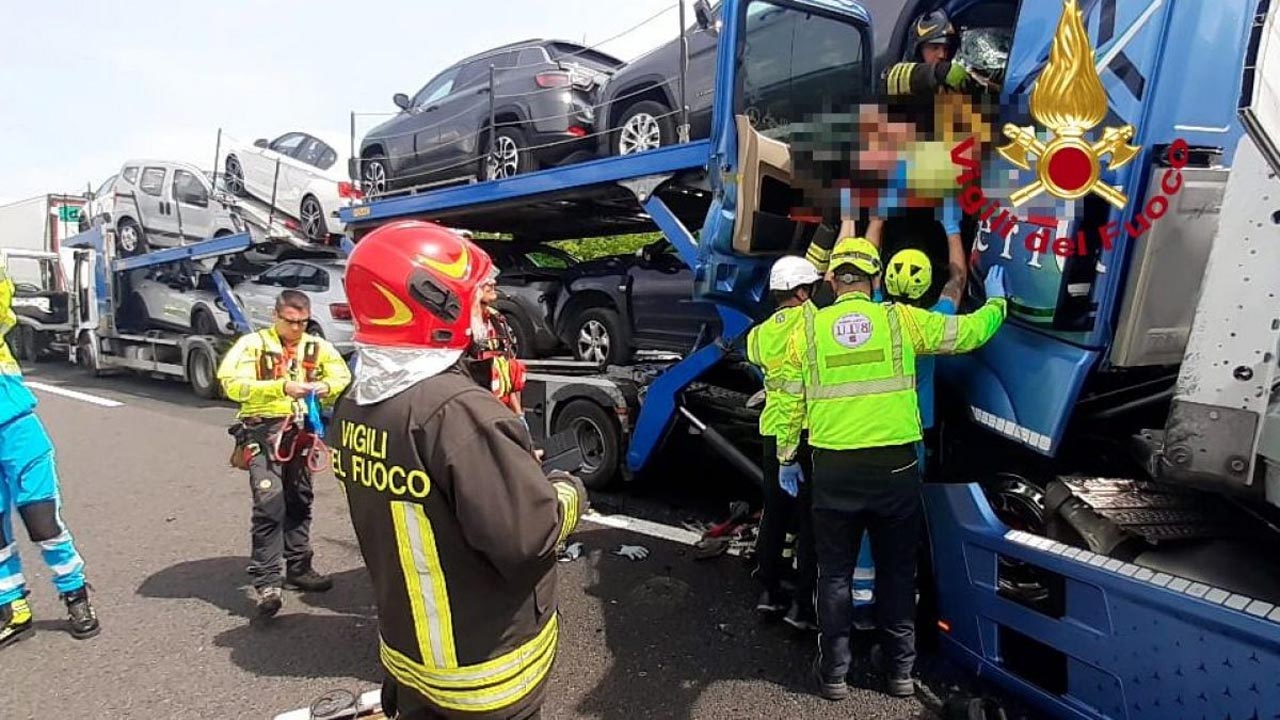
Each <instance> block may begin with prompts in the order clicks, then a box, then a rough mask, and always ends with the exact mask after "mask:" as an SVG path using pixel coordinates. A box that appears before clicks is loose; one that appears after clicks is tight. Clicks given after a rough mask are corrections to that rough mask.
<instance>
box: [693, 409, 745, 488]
mask: <svg viewBox="0 0 1280 720" xmlns="http://www.w3.org/2000/svg"><path fill="white" fill-rule="evenodd" d="M679 410H680V414H682V415H684V417H685V419H686V420H688V421H689V424H690V425H692V426H693V428H694V430H696V431H697V433H698V434H699V435H701V436H702V439H704V440H706V441H707V444H708V445H710V446H711V448H712V449H713V450H715V451H716V452H718V453H720V455H721V456H722V457H724V459H726V460H728V461H729V463H730V464H731V465H733V466H734V467H736V468H737V469H738V470H739V471H740V472H742V474H744V475H746V476H747V477H749V478H751V481H752V482H754V483H755V484H756V487H764V471H763V470H761V469H760V466H759V465H757V464H755V463H753V462H751V460H750V459H749V458H748V457H747V456H746V455H743V454H742V451H740V450H738V448H736V447H734V446H733V443H731V442H729V440H728V439H727V438H726V437H725V436H724V435H721V434H720V432H719V431H717V430H716V429H715V428H713V427H711V426H709V425H707V424H706V423H704V422H702V421H701V420H699V419H698V418H697V416H695V415H694V414H693V413H691V412H689V411H688V409H686V408H684V407H683V406H682V407H680V408H679Z"/></svg>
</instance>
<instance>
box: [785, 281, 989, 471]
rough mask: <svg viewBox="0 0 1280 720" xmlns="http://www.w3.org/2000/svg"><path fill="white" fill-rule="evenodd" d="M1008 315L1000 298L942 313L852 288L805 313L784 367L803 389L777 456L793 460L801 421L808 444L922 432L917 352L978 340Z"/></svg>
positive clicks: (871, 443) (840, 444)
mask: <svg viewBox="0 0 1280 720" xmlns="http://www.w3.org/2000/svg"><path fill="white" fill-rule="evenodd" d="M1005 314H1006V303H1005V301H1004V299H1003V298H992V299H990V300H988V301H987V302H986V304H984V305H983V306H982V307H981V308H979V309H978V310H977V311H976V312H973V313H971V314H968V315H943V314H941V313H935V312H930V311H928V310H922V309H920V308H916V307H912V306H910V305H900V304H896V303H876V302H872V300H871V299H870V298H868V297H867V296H866V295H865V294H863V293H861V292H853V293H847V294H845V295H842V296H840V297H839V298H838V299H837V300H836V302H835V303H834V304H832V305H831V306H830V307H826V308H823V309H821V310H818V311H817V312H816V313H812V314H809V315H806V316H805V322H804V324H803V326H802V327H801V328H798V329H797V331H796V332H795V333H794V334H793V335H792V336H791V341H790V343H789V344H788V351H787V352H786V353H785V354H784V357H785V358H786V360H785V362H786V364H787V365H789V366H790V367H789V368H788V369H787V370H786V371H785V372H788V373H796V374H799V376H800V378H801V380H802V383H803V385H804V390H803V393H802V394H801V395H799V396H797V397H793V398H792V402H790V403H788V404H786V405H784V407H786V408H787V409H788V414H787V415H786V417H784V418H783V420H782V423H781V426H780V432H779V434H778V436H777V437H778V460H779V461H780V462H791V461H792V460H793V459H794V457H795V454H796V448H797V447H798V445H799V442H800V431H801V429H803V428H804V427H806V426H807V427H808V429H809V444H810V445H812V446H813V447H817V448H826V449H830V450H859V449H863V448H873V447H885V446H892V445H904V444H907V443H913V442H916V441H917V440H919V439H920V438H921V432H920V406H919V401H918V399H917V397H916V389H915V379H916V378H915V367H916V362H915V356H916V355H917V354H929V355H944V354H952V353H962V352H969V351H970V350H974V349H976V348H978V347H981V346H982V345H983V344H985V343H986V342H987V341H988V340H990V339H991V337H992V336H993V335H995V333H996V330H997V329H998V328H999V327H1000V325H1001V323H1003V322H1004V318H1005ZM783 392H786V390H783Z"/></svg>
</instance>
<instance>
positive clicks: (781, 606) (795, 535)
mask: <svg viewBox="0 0 1280 720" xmlns="http://www.w3.org/2000/svg"><path fill="white" fill-rule="evenodd" d="M821 281H822V276H821V275H819V274H818V270H817V268H815V267H814V266H813V263H811V262H809V261H808V260H806V259H805V258H802V257H796V256H786V257H782V258H779V259H778V261H777V262H775V263H774V264H773V268H772V270H770V272H769V292H770V293H771V294H772V295H773V300H774V302H775V303H776V305H777V307H778V309H777V310H776V311H774V313H773V314H772V315H770V316H769V318H768V319H766V320H765V321H764V322H761V323H760V324H759V325H756V326H755V327H753V328H752V329H751V331H750V332H749V333H748V334H747V359H748V360H749V361H750V362H751V363H753V364H754V365H756V366H758V367H759V368H760V369H761V370H762V371H763V372H764V386H765V401H764V410H763V411H762V412H761V413H760V436H761V438H762V439H763V440H764V462H763V465H764V471H765V472H764V513H763V514H762V515H761V518H760V534H759V537H758V538H757V540H756V559H757V571H756V575H757V577H758V578H759V580H760V582H761V584H762V585H763V586H764V589H763V591H762V592H761V594H760V599H759V600H758V601H757V602H756V610H757V611H759V612H762V613H781V612H783V611H786V615H785V616H784V618H783V620H784V622H786V623H787V624H788V625H791V626H792V627H794V628H796V629H797V630H813V629H816V628H817V623H816V620H817V614H816V610H815V609H814V604H813V588H814V583H815V582H816V581H817V565H816V563H815V561H814V558H813V532H812V523H811V522H809V506H808V502H809V493H808V488H807V487H804V488H797V487H795V486H791V487H787V488H783V487H782V486H781V485H780V484H779V483H778V461H777V440H776V437H775V436H776V435H777V434H778V429H777V425H778V421H779V419H780V418H781V417H782V416H783V415H784V414H785V413H786V404H787V403H794V402H796V397H797V396H796V395H795V394H794V393H793V394H782V393H780V392H779V390H780V389H782V388H784V387H787V386H798V385H799V384H800V378H799V377H788V376H786V375H785V374H784V370H785V369H786V365H785V363H784V362H783V359H784V356H785V354H786V346H787V342H788V339H789V338H790V337H791V335H792V332H793V331H794V330H795V328H797V327H799V326H801V325H803V323H804V314H805V313H811V312H814V311H815V310H816V308H815V307H814V305H813V302H812V300H811V299H812V297H813V292H814V290H815V289H816V287H817V285H818V283H820V282H821ZM798 456H799V458H800V462H802V463H806V464H807V463H808V446H807V445H806V444H805V443H804V442H803V440H802V441H801V445H800V449H799V451H798ZM797 496H798V497H797ZM789 541H790V542H789ZM789 544H793V549H792V550H791V551H789V552H788V550H787V546H788V545H789ZM788 555H792V556H794V560H795V570H796V574H795V583H794V584H795V592H794V595H793V596H792V597H791V598H790V600H789V601H788V598H787V597H786V593H784V592H783V584H782V581H783V577H784V575H785V574H786V573H785V570H786V566H787V565H789V564H790V562H789V561H790V558H789V557H788Z"/></svg>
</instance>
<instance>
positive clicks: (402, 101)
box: [391, 93, 409, 110]
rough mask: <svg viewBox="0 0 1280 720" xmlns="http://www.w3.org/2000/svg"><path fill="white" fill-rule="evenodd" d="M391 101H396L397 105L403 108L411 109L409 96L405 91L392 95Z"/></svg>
mask: <svg viewBox="0 0 1280 720" xmlns="http://www.w3.org/2000/svg"><path fill="white" fill-rule="evenodd" d="M391 102H393V103H395V104H396V107H398V108H400V109H401V110H408V109H409V96H408V95H405V94H404V93H396V94H395V95H392V96H391Z"/></svg>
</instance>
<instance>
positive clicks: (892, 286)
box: [884, 248, 933, 300]
mask: <svg viewBox="0 0 1280 720" xmlns="http://www.w3.org/2000/svg"><path fill="white" fill-rule="evenodd" d="M932 284H933V264H932V263H930V262H929V256H928V255H925V254H924V253H923V252H921V251H919V250H916V249H914V248H907V249H906V250H899V251H898V252H897V253H896V254H895V255H894V256H893V257H892V258H890V260H889V265H888V267H886V268H885V269H884V289H885V291H886V292H888V293H889V294H890V295H893V296H894V297H900V298H906V299H908V300H919V299H920V296H921V295H924V294H925V293H926V292H928V290H929V286H930V285H932Z"/></svg>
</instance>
